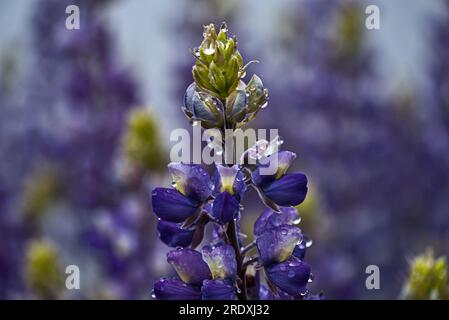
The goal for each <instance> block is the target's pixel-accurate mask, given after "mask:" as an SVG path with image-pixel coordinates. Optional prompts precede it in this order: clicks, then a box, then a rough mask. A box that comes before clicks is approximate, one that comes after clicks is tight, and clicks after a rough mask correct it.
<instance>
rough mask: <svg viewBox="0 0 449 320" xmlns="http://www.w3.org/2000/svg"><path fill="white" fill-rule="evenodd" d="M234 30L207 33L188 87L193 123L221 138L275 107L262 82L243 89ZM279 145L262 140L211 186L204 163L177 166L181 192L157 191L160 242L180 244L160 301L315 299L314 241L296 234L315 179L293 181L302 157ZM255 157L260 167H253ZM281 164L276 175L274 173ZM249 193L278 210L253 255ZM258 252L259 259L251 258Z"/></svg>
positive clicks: (264, 222)
mask: <svg viewBox="0 0 449 320" xmlns="http://www.w3.org/2000/svg"><path fill="white" fill-rule="evenodd" d="M227 32H228V30H227V27H226V25H223V26H222V27H221V29H220V32H219V34H218V35H217V34H216V32H215V27H214V26H213V25H208V26H206V27H205V31H204V34H203V36H204V40H203V42H202V44H201V46H200V48H199V49H197V50H196V51H195V56H196V59H197V60H196V63H195V65H194V67H193V75H194V80H195V82H194V83H193V84H191V85H190V86H189V87H188V88H187V91H186V93H185V96H184V107H183V111H184V113H185V114H186V115H187V117H188V118H189V119H190V120H191V121H201V125H202V126H203V128H216V129H219V130H221V132H224V131H225V130H226V129H232V130H235V129H237V128H239V127H241V126H242V125H244V124H246V123H247V122H249V121H251V120H252V119H253V118H254V117H255V115H256V114H257V112H258V111H260V109H262V108H264V107H265V106H266V103H267V99H268V91H267V90H266V89H265V88H263V84H262V81H261V80H260V78H259V77H257V76H256V75H254V76H253V77H252V79H251V80H250V82H249V83H248V85H246V84H245V83H244V82H243V81H241V78H242V77H243V73H244V72H245V71H246V70H245V69H246V66H245V67H242V65H243V59H242V57H241V55H240V53H239V52H238V51H237V50H236V47H235V41H234V39H232V38H229V37H228V35H227ZM280 144H282V143H278V139H276V140H275V143H274V144H272V143H270V144H269V143H268V142H267V141H265V140H260V141H258V142H256V145H255V146H254V147H251V148H249V149H248V150H246V151H245V152H244V153H243V156H242V161H241V163H240V164H238V165H237V164H236V165H222V164H215V172H214V174H213V175H212V178H211V177H210V176H209V174H208V173H207V171H206V170H205V169H204V168H203V167H201V166H200V165H193V164H185V163H170V164H169V165H168V169H169V171H170V174H171V176H172V180H173V188H155V189H154V190H153V192H152V205H153V211H154V213H155V214H156V216H158V218H159V221H158V232H159V237H160V238H161V240H162V241H163V242H164V243H165V244H167V245H169V246H179V247H178V248H177V249H175V250H172V251H170V252H169V253H168V255H167V261H168V262H169V263H170V264H171V265H172V266H173V267H174V269H175V270H176V272H177V274H178V276H179V279H177V278H175V279H166V278H163V279H161V280H159V281H157V282H156V283H155V285H154V290H153V292H154V297H155V298H156V299H236V298H238V299H247V298H248V297H254V298H262V299H304V298H307V297H308V295H307V290H306V287H307V284H308V282H310V281H311V269H310V266H309V265H308V264H306V263H305V262H303V261H302V259H303V258H304V254H305V248H306V247H307V245H305V244H304V240H305V239H306V238H305V237H303V235H302V233H301V230H300V229H299V228H298V227H297V226H296V224H297V223H298V222H299V216H298V213H297V211H296V209H295V208H293V207H292V206H296V205H299V204H300V203H302V202H303V201H304V199H305V197H306V194H307V178H306V176H305V175H304V174H302V173H292V174H287V173H286V172H287V170H288V168H289V167H290V165H291V163H292V162H293V160H294V159H295V157H296V155H295V154H294V153H292V152H288V151H277V147H278V146H279V145H280ZM273 146H275V147H273ZM249 158H252V159H256V160H257V161H256V162H257V163H256V164H252V163H246V161H245V160H247V159H249ZM274 161H276V162H274ZM272 164H273V165H275V168H276V170H275V172H274V173H271V174H265V172H264V169H267V168H268V167H271V165H272ZM250 185H251V186H253V187H254V188H256V190H258V192H259V194H260V196H261V199H262V201H263V202H264V204H266V205H267V207H268V208H269V209H267V210H265V211H264V212H263V213H262V215H261V216H260V217H259V219H258V220H257V221H256V222H255V225H254V234H255V238H256V240H255V242H254V243H250V244H248V245H247V246H246V247H244V246H243V245H244V237H243V235H242V234H241V233H240V219H241V214H242V210H243V207H242V206H241V205H240V202H241V200H242V198H243V195H244V193H245V192H246V190H247V187H248V186H250ZM208 223H212V224H213V228H212V230H213V232H212V236H211V237H204V238H205V239H207V240H208V241H209V243H208V244H206V245H204V246H203V248H202V250H201V253H200V252H199V251H196V250H195V249H194V248H195V247H196V246H197V245H198V244H199V243H200V242H201V241H202V240H203V239H204V238H203V236H204V233H205V230H206V229H205V225H206V224H208ZM188 246H190V247H191V248H187V247H188ZM255 246H256V247H257V249H258V250H257V252H258V254H257V255H256V256H250V255H249V252H251V249H252V248H253V247H255ZM183 247H184V248H183ZM256 262H257V264H258V268H257V267H255V266H254V263H256ZM261 267H263V268H264V270H265V273H264V274H265V275H266V277H263V282H264V283H261V282H262V281H261V277H262V276H261V272H260V271H259V269H260V268H261ZM256 269H257V270H256ZM249 270H252V271H249ZM248 282H249V284H248ZM265 283H266V284H267V285H265ZM311 298H312V297H311Z"/></svg>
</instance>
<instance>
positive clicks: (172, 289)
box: [154, 245, 237, 300]
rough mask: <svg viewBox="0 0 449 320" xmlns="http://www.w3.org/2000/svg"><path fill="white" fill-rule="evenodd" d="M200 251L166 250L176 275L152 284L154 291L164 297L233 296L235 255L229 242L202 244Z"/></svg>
mask: <svg viewBox="0 0 449 320" xmlns="http://www.w3.org/2000/svg"><path fill="white" fill-rule="evenodd" d="M202 252H203V253H202V254H201V253H200V252H199V251H196V250H193V249H189V248H178V249H175V250H172V251H170V252H169V253H168V254H167V262H168V263H170V264H171V265H172V266H173V268H174V269H175V271H176V273H177V274H178V276H179V279H176V278H173V279H165V278H164V279H161V280H159V281H158V282H156V283H155V285H154V295H155V297H156V298H157V299H163V300H173V299H174V300H179V299H187V300H200V299H204V300H219V299H226V300H229V299H235V297H236V295H235V287H234V286H233V282H232V280H233V278H235V276H236V274H237V273H236V262H235V255H233V252H234V251H233V248H232V247H230V246H226V245H223V246H218V247H205V248H203V251H202Z"/></svg>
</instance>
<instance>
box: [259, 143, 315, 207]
mask: <svg viewBox="0 0 449 320" xmlns="http://www.w3.org/2000/svg"><path fill="white" fill-rule="evenodd" d="M295 158H296V154H294V153H293V152H289V151H280V152H277V153H275V154H272V155H270V156H268V157H266V158H264V159H262V160H260V162H261V163H260V164H259V166H258V167H257V169H256V170H255V171H254V172H253V174H252V181H253V183H254V184H255V185H256V186H257V187H258V188H259V189H261V191H262V192H263V194H264V195H265V196H266V197H268V198H269V199H270V200H272V201H273V202H274V203H276V204H277V205H280V206H297V205H299V204H300V203H302V202H303V201H304V199H305V197H306V194H307V177H306V176H305V175H304V174H302V173H292V174H285V172H286V171H287V170H288V168H289V167H290V165H291V163H292V162H293V160H294V159H295ZM272 161H277V171H276V172H275V173H274V174H271V175H267V174H264V175H262V174H261V170H263V168H264V167H268V166H270V165H271V162H272Z"/></svg>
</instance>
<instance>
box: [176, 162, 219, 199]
mask: <svg viewBox="0 0 449 320" xmlns="http://www.w3.org/2000/svg"><path fill="white" fill-rule="evenodd" d="M168 170H169V172H170V174H171V176H172V179H173V183H174V184H175V186H176V189H177V190H178V191H179V192H180V193H182V194H183V195H185V196H187V197H189V198H193V199H195V200H197V201H200V202H203V201H205V200H206V199H207V198H208V197H209V196H210V195H211V194H212V188H213V185H212V181H211V179H210V177H209V174H208V173H207V171H206V170H204V168H203V167H202V166H200V165H197V164H184V163H175V162H171V163H170V164H169V165H168Z"/></svg>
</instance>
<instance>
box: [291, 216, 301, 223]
mask: <svg viewBox="0 0 449 320" xmlns="http://www.w3.org/2000/svg"><path fill="white" fill-rule="evenodd" d="M300 222H301V217H298V218H297V219H295V220H293V221H292V223H293V224H299V223H300Z"/></svg>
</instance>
